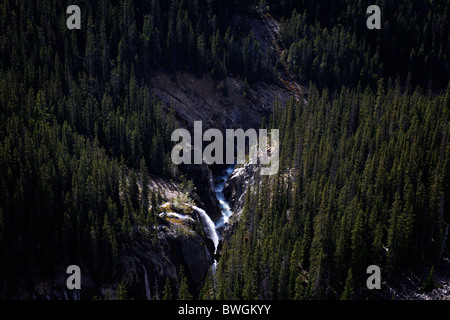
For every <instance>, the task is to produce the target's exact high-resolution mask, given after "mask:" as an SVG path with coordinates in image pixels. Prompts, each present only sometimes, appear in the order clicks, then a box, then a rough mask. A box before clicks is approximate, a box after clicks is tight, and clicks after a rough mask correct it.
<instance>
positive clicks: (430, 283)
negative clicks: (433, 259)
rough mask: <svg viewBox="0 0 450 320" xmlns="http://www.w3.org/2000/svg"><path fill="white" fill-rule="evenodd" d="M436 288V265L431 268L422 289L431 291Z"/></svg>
mask: <svg viewBox="0 0 450 320" xmlns="http://www.w3.org/2000/svg"><path fill="white" fill-rule="evenodd" d="M435 288H436V282H435V281H434V266H432V267H431V269H430V273H428V276H427V278H426V279H425V281H424V283H423V285H422V289H423V290H424V291H431V290H433V289H435Z"/></svg>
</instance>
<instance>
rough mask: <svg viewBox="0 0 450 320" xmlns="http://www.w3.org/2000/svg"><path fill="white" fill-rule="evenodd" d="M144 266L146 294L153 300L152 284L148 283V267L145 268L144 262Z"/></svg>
mask: <svg viewBox="0 0 450 320" xmlns="http://www.w3.org/2000/svg"><path fill="white" fill-rule="evenodd" d="M142 268H143V269H144V285H145V295H146V296H147V300H152V295H151V292H150V285H149V284H148V275H147V269H146V268H145V266H144V264H142Z"/></svg>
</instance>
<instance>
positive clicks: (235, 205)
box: [223, 163, 259, 221]
mask: <svg viewBox="0 0 450 320" xmlns="http://www.w3.org/2000/svg"><path fill="white" fill-rule="evenodd" d="M258 169H259V168H258V165H253V164H248V163H246V164H245V165H243V166H241V167H237V168H236V169H234V171H233V172H232V173H231V175H230V177H229V178H228V180H227V182H226V183H225V187H224V189H223V194H224V196H225V198H227V199H228V202H229V203H230V206H231V208H232V209H233V216H232V217H233V221H234V220H236V219H238V218H239V215H240V214H241V212H242V209H243V208H244V200H245V194H246V192H247V190H248V187H249V186H251V185H252V184H254V183H255V182H256V179H257V172H258Z"/></svg>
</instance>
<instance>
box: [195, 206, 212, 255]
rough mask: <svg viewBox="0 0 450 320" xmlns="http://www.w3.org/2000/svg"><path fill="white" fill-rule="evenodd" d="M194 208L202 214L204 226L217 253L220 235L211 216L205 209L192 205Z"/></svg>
mask: <svg viewBox="0 0 450 320" xmlns="http://www.w3.org/2000/svg"><path fill="white" fill-rule="evenodd" d="M192 208H193V209H194V210H195V211H197V212H198V213H199V214H200V217H201V218H202V221H203V227H204V229H205V232H206V234H207V235H208V237H209V238H210V239H211V240H212V242H213V243H214V254H215V253H216V251H217V246H218V245H219V236H218V235H217V231H216V227H215V225H214V222H213V221H212V220H211V218H210V217H209V216H208V214H207V213H206V212H205V210H203V209H201V208H199V207H196V206H192Z"/></svg>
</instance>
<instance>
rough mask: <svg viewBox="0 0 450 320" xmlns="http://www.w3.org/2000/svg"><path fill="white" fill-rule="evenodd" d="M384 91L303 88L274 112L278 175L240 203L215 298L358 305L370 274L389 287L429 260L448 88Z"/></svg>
mask: <svg viewBox="0 0 450 320" xmlns="http://www.w3.org/2000/svg"><path fill="white" fill-rule="evenodd" d="M383 83H384V82H383V81H380V82H379V84H378V88H377V90H376V91H373V90H372V89H370V88H369V87H368V88H367V89H366V90H364V91H361V90H360V89H352V90H350V89H348V88H346V87H343V88H342V89H340V90H339V91H337V92H336V93H335V94H333V95H332V96H330V95H329V94H328V90H323V91H322V92H319V91H318V90H317V89H316V87H315V86H314V85H312V86H311V87H310V90H309V95H308V98H307V103H306V104H304V103H303V102H302V101H298V102H295V101H288V102H287V103H286V105H285V106H284V108H280V107H278V106H277V104H275V110H274V114H273V116H272V118H271V119H270V121H269V123H270V124H271V127H272V128H279V129H280V141H281V142H280V146H281V150H280V170H279V172H278V174H277V175H274V176H265V177H257V178H256V179H257V180H258V179H260V181H261V185H259V184H258V183H255V184H254V185H253V189H252V191H249V193H250V195H249V193H247V195H246V200H245V205H244V210H243V212H242V215H241V217H240V219H239V222H238V223H237V224H236V225H235V226H234V228H235V229H234V233H233V235H232V237H231V239H230V240H229V241H228V242H227V243H225V244H224V246H223V250H222V256H221V259H220V261H219V266H218V270H217V279H218V284H217V286H218V295H219V298H223V299H241V298H242V297H246V298H249V299H272V298H273V299H311V298H312V299H339V298H341V297H344V298H350V297H352V296H353V297H354V298H357V299H360V298H365V297H368V296H369V295H370V292H368V290H367V288H366V285H365V281H366V279H367V276H366V268H367V266H368V265H370V264H376V265H379V266H380V267H381V268H382V269H383V270H386V271H387V273H386V278H387V279H388V280H389V279H392V278H393V277H395V276H396V275H398V272H399V271H401V270H404V268H415V267H417V266H420V265H423V263H424V262H425V261H426V260H428V261H436V259H438V257H439V253H440V251H441V248H442V244H443V241H445V229H446V228H445V226H446V225H447V224H448V223H449V222H450V215H449V213H448V212H447V211H445V210H442V208H443V207H442V204H443V203H447V202H448V200H449V199H448V197H447V196H443V193H442V191H439V190H443V189H442V188H444V185H446V183H448V182H449V181H450V176H449V174H450V171H448V170H445V169H444V168H446V164H447V163H448V161H450V148H449V147H448V143H446V141H447V140H446V139H447V138H446V137H447V136H448V135H449V134H450V126H449V123H450V122H449V120H450V119H449V115H450V112H449V107H450V105H449V104H448V103H446V102H445V101H446V99H447V98H446V97H448V96H449V94H450V91H449V90H450V86H449V87H448V88H447V90H446V92H442V93H430V92H429V93H427V94H424V93H423V92H422V91H421V89H420V88H417V89H416V90H415V91H414V92H411V91H408V90H406V89H405V90H402V89H401V87H400V84H399V83H397V84H390V85H388V86H385V85H384V84H383ZM256 185H258V187H256ZM245 237H248V239H250V241H248V242H245V241H244V239H245ZM261 249H262V252H260V253H258V251H259V250H261ZM248 266H250V268H248ZM349 269H351V272H352V274H351V276H350V277H349V274H348V273H347V272H348V270H349ZM249 270H251V272H249ZM284 288H287V289H286V290H287V292H286V291H285V290H284Z"/></svg>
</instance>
